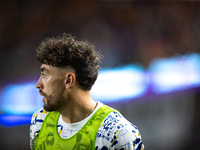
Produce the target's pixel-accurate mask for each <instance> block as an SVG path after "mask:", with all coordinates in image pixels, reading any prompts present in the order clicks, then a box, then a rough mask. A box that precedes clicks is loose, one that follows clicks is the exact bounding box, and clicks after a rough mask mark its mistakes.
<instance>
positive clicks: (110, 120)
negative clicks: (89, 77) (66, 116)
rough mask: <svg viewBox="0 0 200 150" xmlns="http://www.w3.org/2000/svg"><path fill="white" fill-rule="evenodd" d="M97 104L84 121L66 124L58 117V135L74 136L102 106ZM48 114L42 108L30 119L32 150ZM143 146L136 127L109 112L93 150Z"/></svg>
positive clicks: (135, 149)
mask: <svg viewBox="0 0 200 150" xmlns="http://www.w3.org/2000/svg"><path fill="white" fill-rule="evenodd" d="M102 105H103V104H102V103H101V102H98V105H97V107H96V108H95V110H94V111H93V112H92V114H90V115H89V116H88V117H87V118H85V119H84V120H82V121H80V122H77V123H72V124H68V123H66V122H64V121H63V120H62V117H61V115H60V117H59V119H58V124H57V128H58V130H57V131H58V133H59V135H60V136H61V137H62V138H64V139H67V138H70V137H71V136H73V135H74V134H76V133H77V132H78V131H79V130H80V129H81V128H82V127H83V126H84V124H85V123H86V122H87V121H88V120H89V119H90V118H91V117H92V115H93V114H94V113H95V112H96V111H97V110H98V109H99V108H100V107H101V106H102ZM47 113H48V112H46V111H45V110H44V109H43V108H41V109H40V110H38V111H36V112H35V113H34V114H33V116H32V119H31V126H30V146H31V150H34V145H35V142H36V139H37V137H38V134H39V132H40V129H41V126H42V123H43V120H44V118H45V117H46V115H47ZM143 149H144V145H143V143H142V140H141V135H140V133H139V130H138V129H137V127H136V126H134V125H133V124H131V123H130V122H129V121H127V120H126V119H125V118H124V117H123V116H122V115H121V114H119V113H118V112H116V111H113V112H111V113H110V114H108V116H107V117H106V118H105V119H104V120H103V122H102V124H101V125H100V127H99V130H98V132H97V134H96V140H95V150H143Z"/></svg>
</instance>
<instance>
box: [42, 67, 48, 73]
mask: <svg viewBox="0 0 200 150" xmlns="http://www.w3.org/2000/svg"><path fill="white" fill-rule="evenodd" d="M40 71H41V72H44V71H48V70H47V69H46V68H45V67H41V68H40Z"/></svg>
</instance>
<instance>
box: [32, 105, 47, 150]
mask: <svg viewBox="0 0 200 150" xmlns="http://www.w3.org/2000/svg"><path fill="white" fill-rule="evenodd" d="M46 115H47V112H46V111H45V110H44V109H43V108H41V109H40V110H38V111H36V112H35V113H34V114H33V115H32V118H31V125H30V148H31V150H34V145H35V142H36V140H37V137H38V134H39V132H40V128H41V126H42V123H43V121H44V118H45V117H46Z"/></svg>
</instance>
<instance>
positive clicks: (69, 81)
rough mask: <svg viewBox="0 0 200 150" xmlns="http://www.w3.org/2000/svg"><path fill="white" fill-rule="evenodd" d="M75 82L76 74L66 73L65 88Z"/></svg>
mask: <svg viewBox="0 0 200 150" xmlns="http://www.w3.org/2000/svg"><path fill="white" fill-rule="evenodd" d="M75 82H76V76H75V74H74V73H71V72H70V73H68V74H66V82H65V84H66V88H69V87H70V86H72V85H73V84H74V83H75Z"/></svg>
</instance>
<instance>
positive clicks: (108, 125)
mask: <svg viewBox="0 0 200 150" xmlns="http://www.w3.org/2000/svg"><path fill="white" fill-rule="evenodd" d="M97 141H98V142H97ZM96 143H101V144H99V145H98V144H97V147H98V148H99V149H101V148H103V147H107V148H110V149H111V148H112V149H115V148H116V149H120V148H121V149H123V148H124V149H128V150H129V149H130V150H131V149H137V148H138V150H140V149H143V144H142V141H141V136H140V133H139V130H138V128H137V127H136V126H135V125H133V124H132V123H130V122H129V121H128V120H127V119H126V118H125V117H123V116H122V115H121V114H120V113H119V112H118V111H116V110H114V111H112V112H111V113H110V114H109V115H108V116H107V117H106V118H105V119H104V120H103V122H102V124H101V126H100V127H99V130H98V132H97V135H96ZM139 145H140V146H139ZM97 147H96V148H97ZM140 147H141V148H140ZM98 148H97V149H98Z"/></svg>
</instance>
